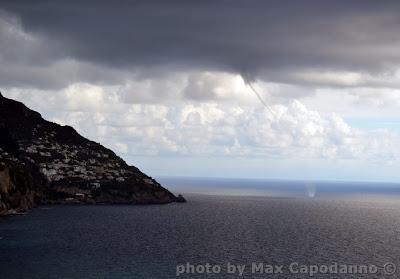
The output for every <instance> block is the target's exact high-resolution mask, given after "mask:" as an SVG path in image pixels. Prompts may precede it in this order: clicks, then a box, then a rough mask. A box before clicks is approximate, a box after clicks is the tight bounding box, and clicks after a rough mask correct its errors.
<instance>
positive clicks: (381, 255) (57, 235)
mask: <svg viewBox="0 0 400 279" xmlns="http://www.w3.org/2000/svg"><path fill="white" fill-rule="evenodd" d="M159 181H160V182H161V183H162V184H163V185H165V186H166V187H167V188H169V189H171V190H172V191H173V192H175V193H183V194H184V195H185V197H186V198H187V199H188V203H186V204H176V203H175V204H168V205H152V206H128V205H127V206H110V205H96V206H89V205H77V206H61V205H59V206H41V207H38V208H36V209H34V210H32V211H31V212H30V213H29V214H27V215H23V216H9V217H6V218H2V219H0V270H1V278H33V279H35V278H176V275H177V271H178V269H180V268H183V267H184V268H185V272H180V273H179V277H177V278H271V277H272V278H290V277H292V276H293V277H295V278H310V276H309V274H301V273H297V274H293V271H296V266H293V265H292V270H290V269H289V267H290V265H291V264H293V263H297V264H298V266H300V265H305V266H312V265H317V266H323V265H327V266H332V265H334V264H337V265H342V266H344V265H360V266H362V265H366V266H368V267H369V268H374V267H376V271H375V272H373V273H372V274H371V273H370V274H349V273H347V274H339V273H336V274H325V273H318V274H316V275H314V278H383V277H385V276H388V275H387V274H385V272H387V270H385V269H384V268H385V267H387V264H392V263H393V264H394V265H397V264H400V245H399V244H400V185H399V184H383V183H366V182H365V183H362V182H359V183H358V182H357V183H356V182H311V181H306V182H303V181H283V180H245V179H211V178H210V179H194V178H166V177H161V178H159ZM207 263H209V264H210V265H213V266H220V267H221V270H220V272H218V273H215V272H214V273H209V274H205V273H201V272H196V270H195V272H194V273H193V272H191V271H190V269H189V270H186V267H187V266H189V267H190V266H194V267H198V266H204V265H205V264H207ZM228 263H229V264H233V265H243V266H244V267H245V268H244V272H243V276H242V277H239V275H238V272H235V273H233V274H232V273H228V269H227V266H228ZM260 263H262V264H263V265H268V264H271V265H275V266H282V272H283V273H282V274H275V275H274V276H271V275H268V274H265V273H264V274H262V273H259V272H252V264H256V265H258V264H260ZM293 268H294V269H293ZM181 270H182V269H181ZM198 271H201V269H198ZM264 271H266V270H264ZM297 271H300V270H299V269H297ZM372 271H374V270H372ZM396 275H397V273H396V274H395V275H394V276H391V277H388V278H397V277H396Z"/></svg>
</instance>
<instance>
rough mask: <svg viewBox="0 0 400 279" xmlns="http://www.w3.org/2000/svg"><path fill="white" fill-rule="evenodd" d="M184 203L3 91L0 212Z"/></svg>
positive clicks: (111, 154)
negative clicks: (62, 206)
mask: <svg viewBox="0 0 400 279" xmlns="http://www.w3.org/2000/svg"><path fill="white" fill-rule="evenodd" d="M171 202H185V199H184V198H183V197H182V196H180V195H179V196H175V195H174V194H172V193H171V192H170V191H168V190H167V189H165V188H164V187H162V186H161V185H160V184H159V183H158V182H157V181H156V180H155V179H153V178H151V177H149V176H147V175H146V174H144V173H142V172H141V171H140V170H139V169H138V168H136V167H134V166H128V165H127V164H126V162H125V161H124V160H122V159H121V158H120V157H118V156H117V155H116V154H115V153H114V152H113V151H111V150H109V149H107V148H105V147H103V146H101V145H100V144H98V143H95V142H93V141H90V140H88V139H86V138H84V137H82V136H81V135H79V134H78V133H77V132H76V131H75V130H74V129H73V128H72V127H69V126H61V125H58V124H55V123H52V122H49V121H46V120H44V119H43V118H42V117H41V115H40V114H39V113H37V112H35V111H33V110H30V109H29V108H27V107H26V106H25V105H24V104H22V103H20V102H17V101H14V100H11V99H7V98H5V97H3V96H2V95H1V93H0V215H5V214H9V213H18V212H21V211H25V210H27V209H29V208H32V207H34V206H35V205H39V204H77V203H78V204H97V203H101V204H165V203H171Z"/></svg>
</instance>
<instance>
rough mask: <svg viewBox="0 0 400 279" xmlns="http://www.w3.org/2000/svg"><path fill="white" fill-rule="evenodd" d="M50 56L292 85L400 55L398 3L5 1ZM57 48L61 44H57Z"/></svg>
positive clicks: (373, 68) (374, 67)
mask: <svg viewBox="0 0 400 279" xmlns="http://www.w3.org/2000/svg"><path fill="white" fill-rule="evenodd" d="M0 7H1V9H3V10H5V11H6V12H7V13H9V14H12V15H14V16H16V17H17V18H19V20H20V22H21V24H22V26H23V28H24V30H25V31H26V32H27V33H28V34H33V35H34V36H39V37H41V38H46V44H47V45H52V48H51V49H52V51H51V55H52V57H53V59H62V58H73V59H76V60H78V61H84V62H89V63H91V64H97V65H102V66H103V67H107V68H112V69H114V68H115V69H144V68H154V67H155V68H157V67H164V68H165V69H172V70H177V69H187V68H190V69H192V68H194V69H202V68H204V69H211V70H223V71H230V72H237V73H243V72H245V73H246V74H247V75H249V76H250V77H252V78H255V77H260V75H262V76H261V78H263V79H265V80H268V78H269V79H273V80H275V81H281V82H285V81H287V82H290V83H295V82H296V78H293V77H291V75H290V73H291V72H292V71H295V70H302V69H308V70H310V69H312V70H337V71H359V72H360V71H361V72H372V73H377V72H381V71H386V70H387V69H388V67H389V68H390V67H391V66H396V65H398V64H399V62H400V53H399V51H398V49H399V47H400V36H399V35H398V34H399V32H398V30H399V29H400V16H399V14H400V3H399V2H398V1H366V0H364V1H361V0H360V1H261V0H260V1H229V0H225V1H223V0H220V1H208V0H200V1H191V0H182V1H150V0H145V1H54V0H53V1H40V0H39V1H18V0H9V1H2V2H1V4H0ZM54 49H56V50H54Z"/></svg>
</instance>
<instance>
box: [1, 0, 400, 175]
mask: <svg viewBox="0 0 400 279" xmlns="http://www.w3.org/2000/svg"><path fill="white" fill-rule="evenodd" d="M399 15H400V2H399V1H369V0H363V1H361V0H360V1H354V0H353V1H351V0H348V1H341V0H336V1H316V0H315V1H310V0H303V1H285V0H283V1H282V0H281V1H266V0H263V1H261V0H260V1H256V0H251V1H229V0H215V1H211V0H202V1H193V0H181V1H174V0H172V1H155V0H146V1H103V0H99V1H92V0H87V1H61V0H54V1H44V0H38V1H20V0H1V1H0V65H1V67H0V90H1V92H2V93H3V95H4V96H6V97H9V98H13V99H16V100H19V101H22V102H24V103H25V104H26V105H28V106H29V107H31V108H32V109H34V110H37V111H39V112H40V113H41V114H42V116H43V117H45V118H46V119H48V120H50V121H54V122H57V123H59V124H62V125H71V126H73V127H74V128H76V130H77V131H78V132H79V133H81V134H82V135H84V136H85V137H88V138H90V139H92V140H95V141H97V142H100V143H101V144H103V145H105V146H106V147H108V148H111V149H112V150H114V151H115V152H116V153H117V154H118V155H120V156H121V157H122V158H124V159H125V160H126V161H127V162H128V163H129V164H133V165H135V166H137V167H139V168H140V169H141V170H142V171H144V172H146V173H148V174H149V175H152V176H196V177H241V178H280V179H302V180H362V181H399V180H400V171H399V169H400V144H399V143H400V110H399V109H400V35H399V31H398V30H400V16H399ZM252 87H253V88H254V90H255V91H257V93H258V94H259V95H260V97H261V101H260V99H259V98H258V97H257V96H256V94H255V92H254V90H253V89H252ZM263 102H264V103H265V104H266V106H264V105H263Z"/></svg>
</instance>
